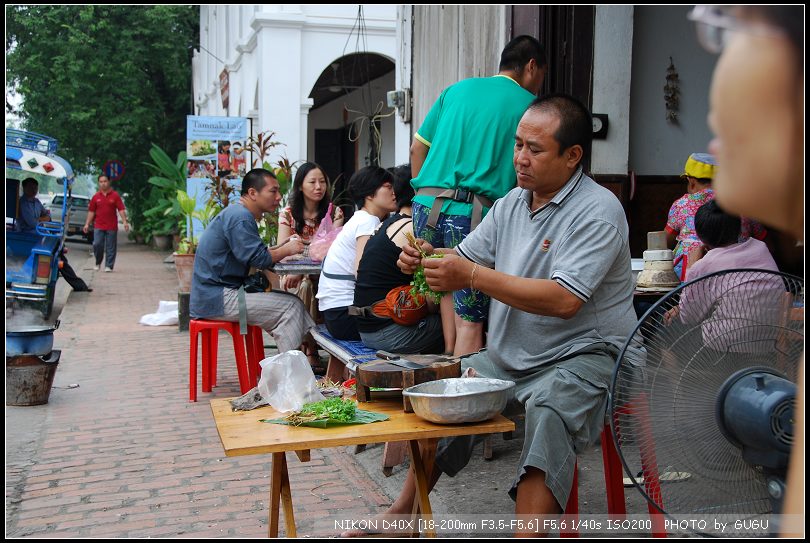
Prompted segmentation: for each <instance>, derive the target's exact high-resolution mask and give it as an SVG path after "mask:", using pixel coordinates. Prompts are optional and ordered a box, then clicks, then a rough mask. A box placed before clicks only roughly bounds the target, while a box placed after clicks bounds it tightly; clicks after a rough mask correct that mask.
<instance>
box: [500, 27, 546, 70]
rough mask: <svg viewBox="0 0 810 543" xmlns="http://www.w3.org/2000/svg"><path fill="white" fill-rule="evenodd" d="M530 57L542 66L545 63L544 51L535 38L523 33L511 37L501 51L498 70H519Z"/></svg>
mask: <svg viewBox="0 0 810 543" xmlns="http://www.w3.org/2000/svg"><path fill="white" fill-rule="evenodd" d="M531 59H534V61H535V62H536V63H537V66H538V67H540V68H542V67H543V66H545V65H546V51H545V49H544V48H543V44H542V43H540V42H539V41H538V40H537V38H535V37H533V36H528V35H526V34H523V35H522V36H517V37H516V38H513V39H512V41H510V42H509V43H507V44H506V47H504V48H503V52H501V62H500V64H499V65H498V70H500V71H503V70H513V71H515V72H519V71H521V70H523V67H524V66H526V64H528V63H529V61H530V60H531Z"/></svg>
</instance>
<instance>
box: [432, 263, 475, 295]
mask: <svg viewBox="0 0 810 543" xmlns="http://www.w3.org/2000/svg"><path fill="white" fill-rule="evenodd" d="M422 265H423V266H424V267H425V281H427V284H428V286H430V288H431V289H432V290H434V291H436V292H451V291H454V290H461V289H463V288H469V286H470V276H471V273H472V268H473V263H472V262H470V261H469V260H467V259H466V258H463V257H460V256H458V255H451V254H447V255H444V256H443V257H442V258H423V259H422Z"/></svg>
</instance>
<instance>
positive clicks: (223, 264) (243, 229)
mask: <svg viewBox="0 0 810 543" xmlns="http://www.w3.org/2000/svg"><path fill="white" fill-rule="evenodd" d="M272 265H273V258H272V257H271V256H270V252H269V251H268V250H267V246H266V245H265V244H264V243H262V238H261V237H260V236H259V227H258V225H257V224H256V218H255V217H254V216H253V214H252V213H251V212H250V211H248V209H247V208H245V206H243V205H242V204H241V203H239V202H236V203H233V204H231V205H229V206H228V207H226V208H225V209H223V210H222V211H221V212H220V213H219V214H218V215H217V216H216V217H214V220H212V221H211V224H209V225H208V228H206V229H205V232H203V235H202V238H200V244H199V245H198V246H197V253H196V256H195V258H194V276H193V278H192V281H191V299H190V301H189V313H190V314H191V317H192V318H195V319H196V318H200V319H203V318H206V317H219V316H221V315H222V314H224V313H225V309H224V305H223V299H222V293H223V289H225V288H226V287H227V288H233V289H236V288H239V287H240V286H241V285H242V283H244V281H245V278H246V277H247V276H248V272H249V271H250V267H251V266H252V267H254V268H256V269H259V270H264V269H267V268H270V267H272Z"/></svg>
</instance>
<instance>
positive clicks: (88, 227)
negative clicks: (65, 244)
mask: <svg viewBox="0 0 810 543" xmlns="http://www.w3.org/2000/svg"><path fill="white" fill-rule="evenodd" d="M88 230H90V225H89V224H85V225H84V226H82V232H84V233H85V234H86V233H87V231H88Z"/></svg>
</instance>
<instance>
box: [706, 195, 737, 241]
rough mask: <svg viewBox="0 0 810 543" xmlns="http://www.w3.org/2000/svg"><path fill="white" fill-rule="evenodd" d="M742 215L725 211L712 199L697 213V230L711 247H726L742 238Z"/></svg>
mask: <svg viewBox="0 0 810 543" xmlns="http://www.w3.org/2000/svg"><path fill="white" fill-rule="evenodd" d="M741 228H742V221H741V220H740V217H738V216H736V215H731V214H729V213H726V212H725V211H723V210H722V209H721V208H720V206H719V205H717V202H715V201H714V200H711V201H709V202H707V203H705V204H703V205H702V206H700V207H699V208H698V210H697V213H695V232H697V235H698V237H699V238H700V241H702V242H703V243H704V244H705V245H707V246H709V247H712V248H713V247H726V246H728V245H733V244H735V243H737V242H738V241H739V239H740V230H741Z"/></svg>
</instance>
